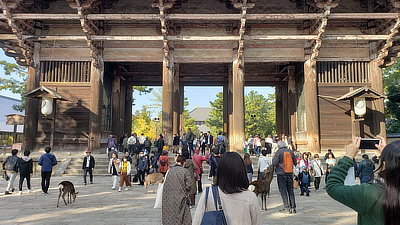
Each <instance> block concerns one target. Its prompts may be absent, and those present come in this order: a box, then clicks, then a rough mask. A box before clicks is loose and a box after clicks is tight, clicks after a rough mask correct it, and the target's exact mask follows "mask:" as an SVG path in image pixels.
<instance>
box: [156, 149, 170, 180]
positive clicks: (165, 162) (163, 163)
mask: <svg viewBox="0 0 400 225" xmlns="http://www.w3.org/2000/svg"><path fill="white" fill-rule="evenodd" d="M158 162H159V164H160V173H162V174H164V175H165V174H166V173H167V171H168V170H169V157H168V156H167V151H163V152H162V153H161V156H160V159H159V160H158Z"/></svg>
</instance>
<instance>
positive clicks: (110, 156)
mask: <svg viewBox="0 0 400 225" xmlns="http://www.w3.org/2000/svg"><path fill="white" fill-rule="evenodd" d="M122 150H123V149H122ZM114 153H115V154H117V151H115V148H114V147H112V148H111V149H110V151H109V152H108V160H110V159H111V158H112V155H113V154H114Z"/></svg>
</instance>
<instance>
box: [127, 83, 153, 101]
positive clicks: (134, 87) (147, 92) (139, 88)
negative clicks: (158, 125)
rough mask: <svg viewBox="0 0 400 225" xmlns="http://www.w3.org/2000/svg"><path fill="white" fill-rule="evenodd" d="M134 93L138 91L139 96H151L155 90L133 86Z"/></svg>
mask: <svg viewBox="0 0 400 225" xmlns="http://www.w3.org/2000/svg"><path fill="white" fill-rule="evenodd" d="M133 91H138V92H139V95H142V94H143V93H144V94H149V93H152V92H153V88H149V87H147V86H133ZM135 100H136V99H135V98H133V100H132V105H135Z"/></svg>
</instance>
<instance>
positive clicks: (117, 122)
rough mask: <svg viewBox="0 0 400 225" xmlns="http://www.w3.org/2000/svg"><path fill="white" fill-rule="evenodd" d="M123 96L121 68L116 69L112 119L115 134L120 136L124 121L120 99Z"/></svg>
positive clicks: (112, 128) (113, 86)
mask: <svg viewBox="0 0 400 225" xmlns="http://www.w3.org/2000/svg"><path fill="white" fill-rule="evenodd" d="M121 98H123V96H121V76H120V74H119V70H118V69H117V70H115V73H114V79H113V85H112V101H111V102H112V112H111V113H112V114H111V115H112V120H111V130H112V132H113V134H114V135H116V136H117V137H118V138H119V137H121V135H122V132H123V130H122V129H121V127H123V121H122V117H121V113H122V109H123V108H121V107H120V99H121Z"/></svg>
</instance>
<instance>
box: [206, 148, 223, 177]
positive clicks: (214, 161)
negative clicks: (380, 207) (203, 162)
mask: <svg viewBox="0 0 400 225" xmlns="http://www.w3.org/2000/svg"><path fill="white" fill-rule="evenodd" d="M212 153H213V157H212V159H211V161H210V176H209V177H210V178H212V179H210V180H212V182H213V184H214V185H215V184H216V183H217V168H218V161H219V160H220V158H221V155H220V154H219V150H218V148H214V149H213V150H212Z"/></svg>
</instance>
